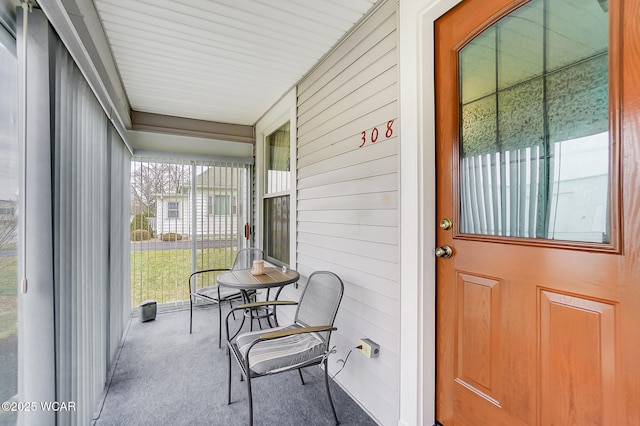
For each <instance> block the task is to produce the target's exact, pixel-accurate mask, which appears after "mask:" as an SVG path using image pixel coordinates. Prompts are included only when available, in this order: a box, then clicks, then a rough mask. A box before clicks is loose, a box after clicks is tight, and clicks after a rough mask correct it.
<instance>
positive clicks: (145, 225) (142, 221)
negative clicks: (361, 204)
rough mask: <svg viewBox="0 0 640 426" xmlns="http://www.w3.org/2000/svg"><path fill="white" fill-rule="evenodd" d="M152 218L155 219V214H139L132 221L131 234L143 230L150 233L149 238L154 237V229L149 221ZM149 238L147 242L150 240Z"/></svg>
mask: <svg viewBox="0 0 640 426" xmlns="http://www.w3.org/2000/svg"><path fill="white" fill-rule="evenodd" d="M150 217H155V216H154V214H153V213H138V214H137V215H135V216H134V217H133V220H132V221H131V232H133V231H135V230H138V229H143V230H145V231H147V232H148V233H149V238H151V237H153V229H152V228H151V225H150V224H149V221H148V220H147V219H148V218H150ZM149 238H147V240H148V239H149Z"/></svg>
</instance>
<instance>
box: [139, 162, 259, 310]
mask: <svg viewBox="0 0 640 426" xmlns="http://www.w3.org/2000/svg"><path fill="white" fill-rule="evenodd" d="M249 182H250V180H249V166H248V165H247V164H243V163H230V162H216V161H201V160H198V161H195V160H178V159H172V160H171V159H161V158H137V159H135V160H134V161H133V162H132V163H131V229H130V231H131V236H130V237H131V286H132V287H131V303H132V306H138V305H139V304H140V303H141V302H142V301H144V300H147V299H153V300H156V301H157V302H158V303H159V304H168V303H172V304H181V303H182V302H186V301H187V300H188V298H189V291H188V288H187V280H188V278H189V274H191V273H192V272H193V271H195V270H199V269H207V268H228V267H230V266H231V263H232V261H233V259H234V258H235V253H236V252H237V251H238V249H240V248H243V247H245V242H246V241H247V240H246V235H245V224H246V223H247V222H248V219H247V218H248V217H249V211H250V210H249V188H248V184H249Z"/></svg>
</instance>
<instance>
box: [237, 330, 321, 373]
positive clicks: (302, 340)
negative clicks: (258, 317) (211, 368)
mask: <svg viewBox="0 0 640 426" xmlns="http://www.w3.org/2000/svg"><path fill="white" fill-rule="evenodd" d="M300 327H301V326H300V325H297V324H292V325H288V326H286V327H276V328H270V329H268V330H259V331H250V332H248V333H243V334H241V335H239V336H238V337H237V339H236V344H237V345H238V349H239V350H240V353H241V354H242V357H243V358H245V359H246V357H247V351H248V350H249V347H250V346H251V344H252V343H253V342H255V341H256V340H257V339H258V338H259V337H260V335H262V334H265V333H269V332H272V331H278V330H288V329H294V328H300ZM324 351H325V347H324V343H323V341H322V339H321V338H320V336H319V335H318V334H317V333H302V334H296V335H293V336H287V337H281V338H278V339H273V340H269V341H264V342H259V343H257V344H256V345H255V346H254V347H253V348H252V349H251V352H250V354H249V368H250V369H251V370H253V371H254V372H255V373H258V374H270V373H277V372H278V371H281V370H286V369H289V368H292V367H296V366H298V365H303V364H304V363H306V362H309V361H310V360H313V359H321V358H322V356H323V355H324Z"/></svg>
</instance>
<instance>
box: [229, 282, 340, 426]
mask: <svg viewBox="0 0 640 426" xmlns="http://www.w3.org/2000/svg"><path fill="white" fill-rule="evenodd" d="M343 292H344V284H343V283H342V280H341V279H340V278H339V277H338V276H337V275H336V274H334V273H332V272H327V271H318V272H314V273H313V274H311V276H310V277H309V280H308V282H307V285H306V287H305V288H304V290H303V292H302V296H301V297H300V301H299V302H298V306H297V309H296V313H295V316H294V320H293V323H291V324H290V325H287V326H282V327H275V328H270V329H265V330H259V331H249V332H244V333H240V331H237V332H236V333H235V335H233V336H230V331H229V317H230V316H231V315H232V314H233V312H234V311H235V310H242V309H245V308H246V307H244V306H243V305H240V306H238V307H236V308H233V309H232V311H231V312H229V314H228V315H227V321H226V331H227V345H228V347H229V365H228V367H229V371H228V373H229V375H228V388H227V390H228V403H229V404H231V364H232V362H231V359H232V358H233V359H234V360H235V361H236V363H237V365H238V366H239V367H240V370H241V373H242V377H243V378H244V379H245V381H246V383H247V391H248V397H249V424H250V425H252V424H253V397H252V393H251V380H252V379H254V378H256V377H261V376H266V375H270V374H276V373H282V372H285V371H290V370H298V373H299V375H300V379H301V380H302V384H303V385H304V378H303V377H302V370H301V369H302V368H304V367H309V366H313V365H320V364H324V380H325V386H326V389H327V396H328V397H329V404H330V405H331V410H332V412H333V418H334V420H335V422H336V424H338V416H337V414H336V409H335V406H334V404H333V399H332V398H331V392H330V390H329V373H328V365H327V364H328V362H327V358H328V356H329V353H330V352H331V349H330V347H329V339H330V337H331V332H332V331H333V330H336V328H335V327H334V326H333V323H334V320H335V318H336V314H337V312H338V307H339V306H340V301H341V300H342V294H343ZM257 303H262V304H264V305H269V304H273V303H274V302H273V301H271V302H269V301H267V302H254V303H251V305H252V306H253V305H256V304H257ZM276 303H277V301H276ZM274 391H277V390H274Z"/></svg>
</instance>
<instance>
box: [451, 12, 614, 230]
mask: <svg viewBox="0 0 640 426" xmlns="http://www.w3.org/2000/svg"><path fill="white" fill-rule="evenodd" d="M601 4H602V5H601ZM558 14H559V15H561V16H556V15H558ZM459 64H460V70H459V71H460V85H461V87H460V117H461V122H460V167H459V170H460V177H459V181H460V203H461V204H460V230H461V232H463V233H470V234H484V235H495V236H509V237H524V238H544V239H557V240H567V241H584V242H597V243H606V242H608V241H609V134H608V109H609V105H608V68H607V67H608V55H607V7H606V3H598V2H595V1H589V2H587V1H584V0H569V1H564V0H546V1H542V0H538V1H535V0H534V1H532V2H530V3H527V4H526V5H525V6H523V7H520V8H519V9H517V10H515V11H514V12H513V13H511V14H510V15H508V16H506V17H504V18H503V19H501V20H500V21H498V22H496V23H495V24H494V25H493V26H491V27H490V28H488V29H487V30H485V31H484V32H483V33H481V34H480V35H478V36H477V37H476V38H475V39H474V40H472V41H471V42H470V43H469V44H468V45H467V46H465V47H464V48H463V49H462V50H461V51H460V54H459Z"/></svg>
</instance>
